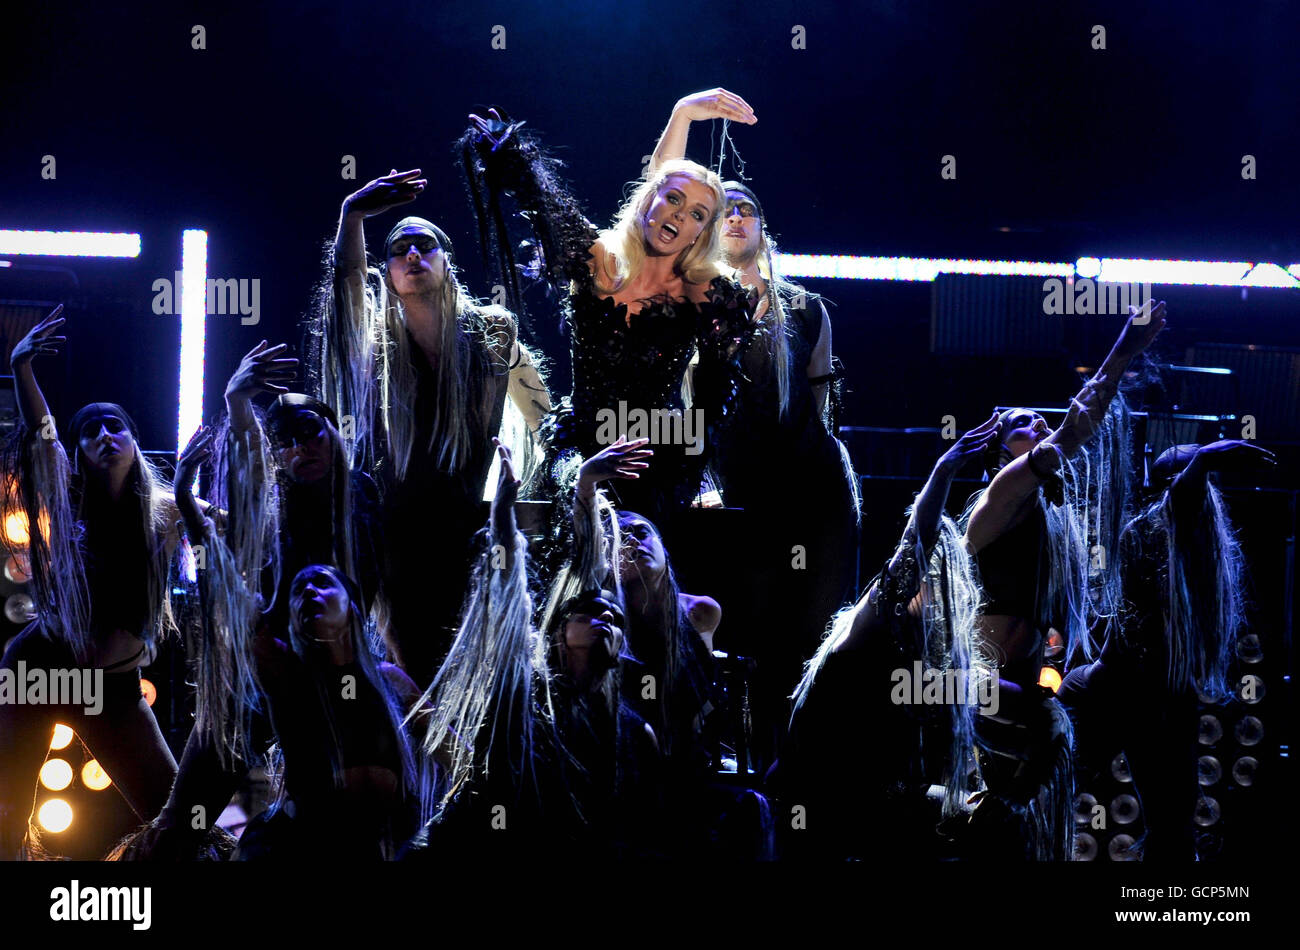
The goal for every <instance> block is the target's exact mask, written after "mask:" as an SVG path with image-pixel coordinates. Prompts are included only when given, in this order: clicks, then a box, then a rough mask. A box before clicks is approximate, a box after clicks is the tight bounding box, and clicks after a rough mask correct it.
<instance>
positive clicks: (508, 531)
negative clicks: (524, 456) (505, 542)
mask: <svg viewBox="0 0 1300 950" xmlns="http://www.w3.org/2000/svg"><path fill="white" fill-rule="evenodd" d="M492 444H493V445H495V446H496V447H497V454H498V455H499V456H501V472H500V474H499V475H498V476H497V492H496V494H495V495H494V496H493V497H492V528H493V531H494V532H495V533H496V536H497V537H498V538H499V539H501V538H504V539H509V538H512V537H513V536H514V533H515V501H516V499H518V497H519V479H517V478H516V477H515V465H514V462H513V460H512V459H511V457H510V449H509V448H508V447H506V446H505V445H503V444H502V442H501V440H500V439H493V440H492Z"/></svg>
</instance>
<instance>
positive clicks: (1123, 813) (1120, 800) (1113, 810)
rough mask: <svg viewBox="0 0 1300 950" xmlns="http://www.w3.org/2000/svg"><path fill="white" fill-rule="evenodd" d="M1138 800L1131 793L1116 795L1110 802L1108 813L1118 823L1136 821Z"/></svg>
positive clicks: (1127, 823) (1125, 823) (1128, 823)
mask: <svg viewBox="0 0 1300 950" xmlns="http://www.w3.org/2000/svg"><path fill="white" fill-rule="evenodd" d="M1140 810H1141V809H1140V808H1139V807H1138V800H1137V799H1136V798H1135V797H1134V796H1132V795H1116V796H1115V799H1114V800H1113V801H1112V802H1111V803H1110V814H1111V817H1112V818H1114V819H1115V823H1116V824H1118V825H1131V824H1133V822H1135V821H1137V817H1138V813H1139V811H1140Z"/></svg>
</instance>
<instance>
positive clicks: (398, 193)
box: [343, 168, 429, 218]
mask: <svg viewBox="0 0 1300 950" xmlns="http://www.w3.org/2000/svg"><path fill="white" fill-rule="evenodd" d="M419 175H420V169H418V168H412V169H411V170H410V171H405V172H399V171H398V170H397V169H396V168H394V169H393V170H392V171H391V172H389V173H388V174H387V175H384V176H382V177H380V178H376V179H375V180H374V181H372V182H370V183H369V184H367V185H364V186H363V187H362V188H361V189H360V190H359V191H356V192H354V193H353V194H351V195H348V197H347V198H345V199H343V210H344V213H345V215H360V216H361V217H363V218H373V217H374V216H375V215H377V214H383V213H384V212H385V211H388V210H389V209H390V208H396V207H397V206H398V205H404V204H407V203H408V202H411V201H414V200H415V199H416V198H418V197H419V196H420V193H421V192H423V191H424V189H425V186H426V185H428V184H429V182H428V180H427V179H424V178H420V177H419Z"/></svg>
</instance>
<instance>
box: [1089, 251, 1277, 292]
mask: <svg viewBox="0 0 1300 950" xmlns="http://www.w3.org/2000/svg"><path fill="white" fill-rule="evenodd" d="M1250 268H1251V265H1250V262H1249V261H1162V260H1142V259H1129V258H1123V257H1105V258H1102V261H1101V276H1100V279H1101V280H1102V281H1105V282H1107V283H1113V284H1197V285H1203V286H1224V287H1238V286H1240V285H1241V282H1242V279H1243V278H1244V277H1245V276H1246V274H1247V273H1248V272H1249V271H1250Z"/></svg>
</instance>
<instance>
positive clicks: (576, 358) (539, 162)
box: [471, 133, 751, 518]
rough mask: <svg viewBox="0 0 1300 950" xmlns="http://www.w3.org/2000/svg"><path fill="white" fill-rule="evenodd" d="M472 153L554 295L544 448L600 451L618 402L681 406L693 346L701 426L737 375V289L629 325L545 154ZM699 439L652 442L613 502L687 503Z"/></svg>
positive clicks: (694, 487) (740, 317)
mask: <svg viewBox="0 0 1300 950" xmlns="http://www.w3.org/2000/svg"><path fill="white" fill-rule="evenodd" d="M478 159H479V161H480V162H481V163H482V165H481V167H476V168H475V169H473V170H471V173H472V174H473V173H477V172H481V173H482V174H483V175H484V176H485V178H486V183H487V186H488V187H489V188H490V189H491V190H492V191H493V192H494V194H499V193H501V192H506V191H508V192H512V193H513V194H514V196H515V199H516V201H517V202H518V204H519V206H520V207H521V209H522V210H523V211H524V212H525V214H526V216H527V218H528V221H529V223H530V224H531V226H532V228H533V231H534V232H535V234H536V236H537V239H538V242H539V244H540V251H541V254H542V257H543V260H544V267H543V268H542V269H541V273H542V276H543V277H544V278H545V280H546V281H547V282H548V283H549V284H550V285H551V286H552V288H553V289H554V290H555V291H556V292H557V295H558V296H559V297H560V298H561V299H562V300H563V301H564V303H563V310H564V323H565V326H566V328H567V329H568V331H569V340H570V352H571V355H572V359H573V391H572V395H571V396H570V397H569V399H567V400H565V401H564V403H563V404H562V405H561V407H560V408H559V409H558V410H557V411H556V412H555V413H554V414H553V416H552V417H551V419H550V420H549V422H548V426H547V434H548V441H549V443H550V446H551V447H552V448H553V449H554V450H556V451H557V452H558V453H563V452H564V451H565V450H576V451H577V452H579V453H581V454H582V455H583V456H590V455H592V454H594V453H595V452H598V451H600V449H601V448H603V447H604V445H605V444H608V442H610V441H613V439H605V438H600V436H602V435H607V434H608V429H607V431H606V432H605V433H602V432H601V423H602V422H603V421H605V418H607V417H602V416H601V413H602V411H604V412H610V413H614V414H615V418H617V416H618V413H619V409H620V404H621V405H622V406H623V407H625V408H626V410H627V411H628V412H629V413H631V412H632V411H633V410H641V411H643V412H646V413H649V412H651V411H654V410H672V409H677V410H679V411H680V410H682V409H683V400H682V395H681V387H682V381H683V378H684V376H685V374H686V368H687V366H688V365H689V363H690V360H691V357H692V355H693V354H694V353H695V351H696V348H697V347H698V349H699V352H700V363H699V366H698V367H697V368H696V370H695V379H694V386H695V396H694V406H695V407H696V408H698V409H700V410H702V412H703V421H704V424H705V425H707V426H710V427H711V426H714V425H717V424H718V423H720V422H721V421H722V420H723V418H724V417H725V416H726V414H727V413H728V412H729V411H730V407H731V405H732V403H733V401H734V397H735V387H736V383H737V378H738V373H739V369H738V365H737V364H738V358H737V356H736V355H735V353H734V352H733V353H732V354H730V355H729V354H728V350H733V351H734V350H736V349H737V347H736V346H735V345H734V344H735V343H736V342H737V341H738V340H740V339H742V338H743V337H744V336H745V335H746V334H747V333H748V329H749V311H750V309H751V303H750V299H749V296H748V294H747V293H746V291H745V290H744V288H742V287H741V286H740V285H739V284H738V283H736V282H735V281H732V280H728V279H726V278H723V277H716V278H714V279H713V281H712V282H711V283H710V285H709V290H708V293H707V299H706V300H704V301H703V302H702V303H699V304H696V303H693V302H691V301H688V300H670V299H667V298H655V299H652V300H650V301H648V302H646V304H645V307H644V309H642V310H641V311H640V312H639V313H635V314H633V315H632V318H631V321H630V324H629V321H628V307H627V305H626V304H615V303H614V301H613V299H612V298H611V297H602V296H600V294H599V293H598V292H597V290H596V286H595V278H594V277H593V275H592V273H591V270H590V268H589V266H588V261H589V260H590V255H589V253H588V250H589V249H590V247H591V246H592V245H593V244H594V243H595V241H596V238H597V236H598V232H597V230H596V228H595V227H593V226H592V224H591V223H590V222H589V221H587V219H586V218H585V217H584V216H583V214H582V211H581V209H580V208H579V207H578V205H577V202H576V201H575V200H574V199H573V197H572V196H571V195H570V194H569V193H568V191H567V190H566V189H565V188H564V187H563V186H561V184H560V183H559V181H558V180H557V177H556V175H555V163H554V162H553V160H551V159H549V158H547V157H546V156H545V155H544V154H543V153H542V152H541V150H540V149H539V148H538V146H537V144H536V143H535V142H533V141H531V140H529V139H527V138H523V137H521V136H520V135H519V134H518V133H514V134H512V135H511V137H510V138H508V139H507V140H506V141H505V142H504V143H503V144H502V145H501V146H499V147H498V148H497V149H496V150H495V151H492V150H490V148H489V147H487V146H485V145H484V146H481V147H480V148H479V155H478ZM518 306H520V304H518V303H517V304H516V307H518ZM628 418H629V420H630V421H632V422H633V424H634V422H635V420H634V419H633V417H632V416H630V415H629V416H628ZM652 438H653V437H652ZM699 438H700V440H701V442H700V443H698V447H699V448H700V449H702V451H698V452H697V453H696V454H687V452H686V449H687V448H688V447H687V446H685V445H682V444H655V445H654V449H655V457H654V463H653V465H652V466H651V467H650V468H649V469H647V470H646V471H645V472H644V473H643V474H642V476H641V478H640V479H638V480H637V481H635V482H630V481H628V482H619V483H618V484H617V485H615V486H614V488H615V490H616V491H617V492H618V494H619V496H620V500H621V501H622V502H623V505H622V507H624V508H632V509H635V510H637V511H638V512H640V513H641V514H644V515H646V516H647V517H650V518H654V517H656V516H657V515H659V514H662V513H664V512H667V511H672V510H675V509H677V508H680V507H684V506H686V505H688V504H690V502H691V501H692V500H693V499H694V497H695V496H696V495H697V494H698V492H699V487H700V482H701V480H702V477H703V472H704V466H705V464H706V462H707V457H708V452H707V445H708V443H709V438H708V436H707V435H705V434H704V433H699ZM692 451H694V449H692Z"/></svg>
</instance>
